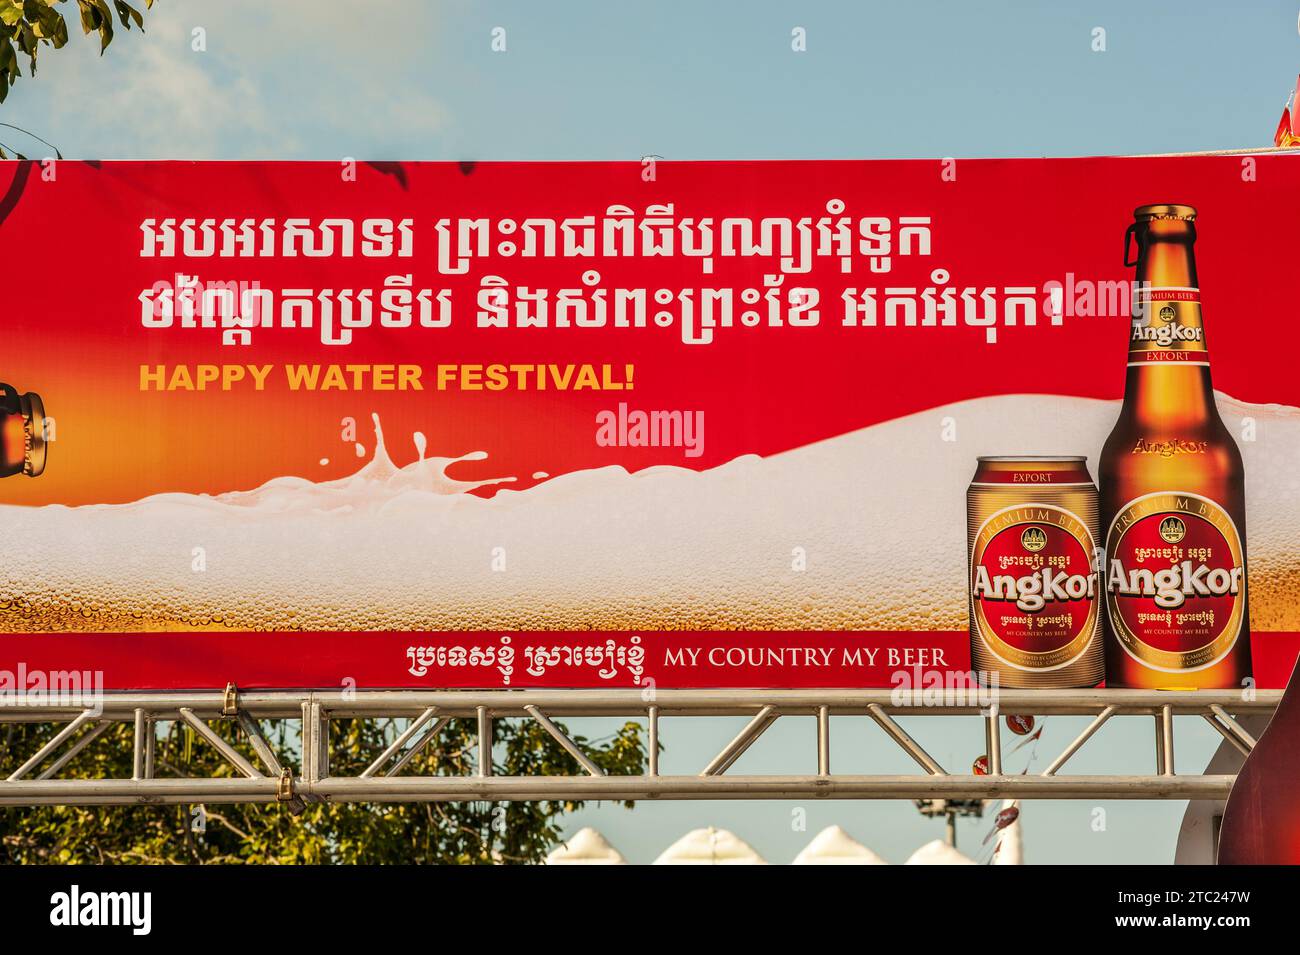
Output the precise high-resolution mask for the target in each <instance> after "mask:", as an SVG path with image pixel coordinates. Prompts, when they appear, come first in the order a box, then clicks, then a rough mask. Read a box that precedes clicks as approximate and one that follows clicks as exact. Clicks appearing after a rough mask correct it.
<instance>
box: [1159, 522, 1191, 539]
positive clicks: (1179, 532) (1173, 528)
mask: <svg viewBox="0 0 1300 955" xmlns="http://www.w3.org/2000/svg"><path fill="white" fill-rule="evenodd" d="M1160 536H1161V537H1163V538H1164V539H1165V540H1166V541H1168V542H1169V543H1171V544H1177V543H1178V542H1179V541H1180V540H1182V539H1183V538H1184V537H1186V536H1187V525H1186V524H1184V523H1183V522H1182V521H1181V520H1179V519H1178V518H1176V517H1166V518H1165V519H1164V520H1163V521H1161V522H1160Z"/></svg>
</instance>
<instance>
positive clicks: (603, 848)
mask: <svg viewBox="0 0 1300 955" xmlns="http://www.w3.org/2000/svg"><path fill="white" fill-rule="evenodd" d="M546 864H547V865H627V860H626V859H624V858H623V856H622V854H621V853H620V852H619V851H618V850H617V849H615V848H614V847H613V846H611V845H610V844H609V840H608V839H606V838H605V837H604V836H602V835H601V834H600V833H599V832H597V831H596V830H595V829H593V828H591V826H587V827H586V828H584V829H579V830H578V831H577V832H575V833H574V834H573V838H572V839H570V840H569V841H568V842H566V843H565V844H564V845H562V846H560V847H559V848H558V849H556V850H555V851H554V852H552V853H551V854H550V855H548V856H547V857H546Z"/></svg>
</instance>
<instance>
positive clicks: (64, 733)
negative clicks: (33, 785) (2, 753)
mask: <svg viewBox="0 0 1300 955" xmlns="http://www.w3.org/2000/svg"><path fill="white" fill-rule="evenodd" d="M94 718H95V716H94V714H93V713H91V712H90V710H86V711H84V712H83V713H82V714H81V715H80V716H78V717H77V718H76V719H75V720H73V721H72V722H71V723H69V724H68V725H67V726H65V727H63V729H61V730H59V732H58V733H56V734H55V736H54V739H52V740H50V741H49V742H48V743H46V744H45V745H44V746H42V747H41V748H40V749H39V750H38V751H37V752H36V755H35V756H33V757H32V758H31V759H29V760H27V762H25V763H23V764H22V765H21V766H19V767H18V768H17V769H15V770H14V771H13V773H11V774H10V776H9V781H10V782H16V781H17V780H19V779H22V778H23V777H24V776H26V775H27V774H28V773H29V772H31V771H32V770H33V769H35V768H36V767H37V766H39V765H40V764H41V763H43V762H45V758H46V757H47V756H49V755H50V754H51V753H53V752H54V751H55V750H56V749H58V748H59V747H60V746H62V745H63V744H64V742H65V741H67V739H68V738H69V737H70V736H72V734H73V733H75V732H77V730H79V729H81V728H82V727H83V726H85V725H86V724H87V723H88V722H90V721H91V720H93V719H94Z"/></svg>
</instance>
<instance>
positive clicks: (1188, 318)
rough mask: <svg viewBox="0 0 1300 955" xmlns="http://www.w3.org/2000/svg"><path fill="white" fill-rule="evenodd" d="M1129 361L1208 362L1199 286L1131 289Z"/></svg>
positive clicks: (1138, 362)
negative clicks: (1131, 309) (1196, 287)
mask: <svg viewBox="0 0 1300 955" xmlns="http://www.w3.org/2000/svg"><path fill="white" fill-rule="evenodd" d="M1128 362H1129V364H1130V365H1135V364H1141V365H1145V364H1151V363H1155V362H1159V363H1164V364H1174V363H1181V364H1191V365H1208V364H1209V362H1210V354H1209V352H1208V351H1207V350H1206V347H1205V326H1204V325H1203V324H1202V322H1201V292H1200V290H1199V289H1194V288H1170V287H1161V286H1143V287H1140V288H1138V289H1137V290H1136V291H1135V292H1134V297H1133V328H1132V335H1131V337H1130V339H1129V351H1128Z"/></svg>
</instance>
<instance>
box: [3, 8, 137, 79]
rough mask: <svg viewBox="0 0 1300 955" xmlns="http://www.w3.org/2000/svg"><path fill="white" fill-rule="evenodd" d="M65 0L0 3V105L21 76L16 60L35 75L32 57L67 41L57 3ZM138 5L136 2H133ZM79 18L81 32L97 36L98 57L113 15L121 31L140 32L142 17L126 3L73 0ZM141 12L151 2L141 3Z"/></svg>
mask: <svg viewBox="0 0 1300 955" xmlns="http://www.w3.org/2000/svg"><path fill="white" fill-rule="evenodd" d="M65 2H66V0H0V103H3V102H4V101H5V97H6V96H8V95H9V87H10V86H12V85H13V83H14V80H16V79H18V77H20V76H22V70H21V68H20V66H19V60H20V58H22V57H26V58H27V65H28V70H29V71H30V72H31V74H32V75H33V76H35V75H36V54H37V51H38V50H40V48H41V47H42V46H43V45H47V44H48V45H49V46H52V47H53V48H54V49H56V50H57V49H60V48H61V47H63V46H64V45H65V44H66V43H67V42H68V22H67V20H65V19H64V18H63V13H62V12H61V11H60V10H59V7H58V6H57V5H58V4H62V3H65ZM137 2H138V0H137ZM76 4H77V8H78V12H79V13H80V15H81V32H82V33H84V34H86V35H89V34H91V33H97V34H99V52H100V54H101V55H102V54H103V52H104V50H105V49H107V48H108V45H109V44H110V43H112V42H113V13H114V12H116V13H117V20H118V23H120V24H121V26H122V27H123V29H126V30H129V29H131V26H132V24H134V25H135V26H136V27H138V28H139V30H140V32H142V33H143V32H144V17H143V16H142V15H141V14H140V11H139V10H137V9H136V8H135V7H133V6H131V4H129V3H127V2H126V0H111V8H110V0H76ZM144 5H145V9H146V10H147V9H149V8H150V7H152V6H153V0H145V4H144Z"/></svg>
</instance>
